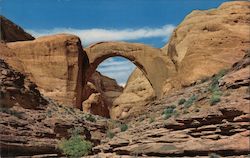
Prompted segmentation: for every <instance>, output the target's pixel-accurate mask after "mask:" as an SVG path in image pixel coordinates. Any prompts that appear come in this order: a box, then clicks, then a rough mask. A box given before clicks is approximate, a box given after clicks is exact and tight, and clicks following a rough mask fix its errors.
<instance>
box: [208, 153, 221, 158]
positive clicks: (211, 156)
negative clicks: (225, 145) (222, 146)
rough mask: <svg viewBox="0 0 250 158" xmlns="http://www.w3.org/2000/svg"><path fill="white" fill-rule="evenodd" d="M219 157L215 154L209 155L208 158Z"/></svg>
mask: <svg viewBox="0 0 250 158" xmlns="http://www.w3.org/2000/svg"><path fill="white" fill-rule="evenodd" d="M219 157H220V155H218V154H216V153H211V154H209V158H219Z"/></svg>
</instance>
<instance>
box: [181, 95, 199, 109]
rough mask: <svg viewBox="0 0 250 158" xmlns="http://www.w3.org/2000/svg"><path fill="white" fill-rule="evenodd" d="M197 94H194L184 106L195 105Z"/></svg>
mask: <svg viewBox="0 0 250 158" xmlns="http://www.w3.org/2000/svg"><path fill="white" fill-rule="evenodd" d="M196 99H197V96H195V95H192V96H191V97H190V98H189V99H188V100H187V101H186V102H185V103H184V107H185V108H189V107H190V106H192V105H193V103H194V102H195V101H196Z"/></svg>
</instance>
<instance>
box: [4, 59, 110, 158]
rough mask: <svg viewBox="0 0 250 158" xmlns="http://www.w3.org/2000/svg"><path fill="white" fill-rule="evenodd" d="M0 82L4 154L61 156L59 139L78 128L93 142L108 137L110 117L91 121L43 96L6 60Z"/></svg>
mask: <svg viewBox="0 0 250 158" xmlns="http://www.w3.org/2000/svg"><path fill="white" fill-rule="evenodd" d="M0 81H1V82H0V84H1V88H0V97H1V98H0V99H1V100H0V101H1V104H0V116H1V121H0V127H1V130H0V138H1V139H0V151H1V157H8V158H9V157H15V156H33V155H40V154H42V155H43V154H49V155H51V154H52V156H54V157H58V156H59V155H60V151H59V150H58V148H57V143H58V141H59V140H60V139H61V138H68V137H70V135H71V133H70V129H75V128H80V129H82V133H80V134H81V135H83V136H84V137H85V138H86V139H87V140H89V141H91V142H92V143H93V144H94V145H96V144H98V143H99V142H100V140H101V139H103V137H105V135H106V134H105V129H106V124H107V122H108V120H105V119H102V118H98V117H96V118H95V119H94V121H93V120H92V121H93V122H91V121H90V120H89V119H87V118H88V117H87V115H86V114H84V113H82V112H81V111H80V110H78V109H73V108H70V107H66V106H64V105H61V104H58V103H55V102H53V101H52V100H50V99H48V98H47V99H46V98H44V97H42V96H41V95H40V93H39V91H38V90H37V89H36V85H35V84H34V83H32V82H30V81H29V80H28V79H27V78H26V77H25V76H24V75H23V74H22V73H20V72H18V71H15V70H13V69H12V68H10V67H9V66H8V65H7V64H6V63H5V62H4V61H3V60H0ZM93 117H94V116H93ZM58 154H59V155H58ZM49 155H47V156H49ZM45 157H46V156H45Z"/></svg>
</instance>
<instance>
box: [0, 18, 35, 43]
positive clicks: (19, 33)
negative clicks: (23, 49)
mask: <svg viewBox="0 0 250 158" xmlns="http://www.w3.org/2000/svg"><path fill="white" fill-rule="evenodd" d="M0 24H1V27H0V28H1V30H0V31H1V36H0V40H3V41H5V42H15V41H27V40H33V39H35V38H34V37H32V36H31V35H30V34H28V33H27V32H25V31H24V30H23V29H22V28H21V27H20V26H18V25H16V24H14V23H13V22H12V21H10V20H8V19H7V18H5V17H3V16H1V15H0Z"/></svg>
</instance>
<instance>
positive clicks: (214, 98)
mask: <svg viewBox="0 0 250 158" xmlns="http://www.w3.org/2000/svg"><path fill="white" fill-rule="evenodd" d="M220 97H221V93H219V91H215V92H213V94H212V97H211V98H210V105H215V104H217V103H218V102H220V101H221V99H220Z"/></svg>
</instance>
